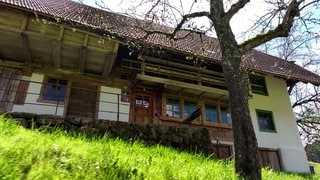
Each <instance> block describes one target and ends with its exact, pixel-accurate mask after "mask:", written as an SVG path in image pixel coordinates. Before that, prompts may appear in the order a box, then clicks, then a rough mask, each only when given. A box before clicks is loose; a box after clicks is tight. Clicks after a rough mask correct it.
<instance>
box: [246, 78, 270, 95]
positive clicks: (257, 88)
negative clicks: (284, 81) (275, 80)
mask: <svg viewBox="0 0 320 180" xmlns="http://www.w3.org/2000/svg"><path fill="white" fill-rule="evenodd" d="M249 80H250V85H251V90H252V92H253V93H255V94H261V95H266V96H267V95H268V90H267V85H266V80H265V78H264V77H263V76H257V75H252V74H250V75H249Z"/></svg>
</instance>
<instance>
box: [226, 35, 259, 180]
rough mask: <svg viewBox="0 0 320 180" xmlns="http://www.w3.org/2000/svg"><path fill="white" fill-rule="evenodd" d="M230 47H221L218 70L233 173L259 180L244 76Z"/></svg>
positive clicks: (257, 160)
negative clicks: (231, 139) (227, 101)
mask: <svg viewBox="0 0 320 180" xmlns="http://www.w3.org/2000/svg"><path fill="white" fill-rule="evenodd" d="M224 43H227V42H226V41H224ZM231 44H232V43H229V44H224V45H223V48H222V68H223V71H224V74H225V77H226V81H227V86H228V91H229V95H230V107H231V117H232V127H233V137H234V147H235V167H236V173H237V174H238V175H239V176H240V177H241V178H245V179H254V180H256V179H261V164H260V160H259V154H258V143H257V139H256V135H255V132H254V129H253V125H252V120H251V116H250V112H249V104H248V93H249V92H248V80H247V74H246V72H245V70H244V69H242V67H241V53H239V51H238V50H237V49H232V45H231ZM223 49H224V50H223Z"/></svg>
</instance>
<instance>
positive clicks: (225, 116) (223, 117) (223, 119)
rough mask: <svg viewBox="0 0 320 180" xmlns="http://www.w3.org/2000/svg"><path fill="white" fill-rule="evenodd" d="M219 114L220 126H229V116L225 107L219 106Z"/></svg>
mask: <svg viewBox="0 0 320 180" xmlns="http://www.w3.org/2000/svg"><path fill="white" fill-rule="evenodd" d="M220 112H221V123H222V124H231V122H232V121H231V114H230V112H229V108H228V107H227V106H220Z"/></svg>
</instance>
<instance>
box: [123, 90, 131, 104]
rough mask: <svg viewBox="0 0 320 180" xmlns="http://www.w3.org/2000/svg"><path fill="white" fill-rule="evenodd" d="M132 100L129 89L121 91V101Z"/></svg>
mask: <svg viewBox="0 0 320 180" xmlns="http://www.w3.org/2000/svg"><path fill="white" fill-rule="evenodd" d="M129 100H130V94H129V92H128V91H124V90H122V91H121V102H129Z"/></svg>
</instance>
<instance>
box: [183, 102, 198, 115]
mask: <svg viewBox="0 0 320 180" xmlns="http://www.w3.org/2000/svg"><path fill="white" fill-rule="evenodd" d="M197 109H198V106H197V102H196V101H192V100H185V101H184V117H185V118H187V117H189V116H190V115H191V114H192V113H193V112H194V111H196V110H197Z"/></svg>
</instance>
